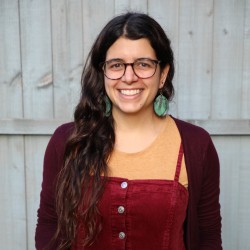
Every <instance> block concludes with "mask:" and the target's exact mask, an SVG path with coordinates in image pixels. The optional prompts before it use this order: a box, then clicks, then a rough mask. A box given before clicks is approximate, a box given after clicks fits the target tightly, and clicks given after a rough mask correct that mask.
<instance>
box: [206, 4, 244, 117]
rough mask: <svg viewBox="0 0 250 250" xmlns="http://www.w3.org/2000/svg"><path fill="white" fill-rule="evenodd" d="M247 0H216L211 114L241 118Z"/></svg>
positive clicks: (213, 115)
mask: <svg viewBox="0 0 250 250" xmlns="http://www.w3.org/2000/svg"><path fill="white" fill-rule="evenodd" d="M244 8H245V0H241V1H234V0H221V1H214V42H213V46H214V51H213V90H212V97H213V98H212V101H211V105H212V117H213V118H215V119H217V118H218V119H239V118H240V116H241V98H242V96H241V91H242V72H243V63H242V62H243V43H244Z"/></svg>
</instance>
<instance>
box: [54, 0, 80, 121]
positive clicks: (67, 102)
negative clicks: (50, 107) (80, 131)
mask: <svg viewBox="0 0 250 250" xmlns="http://www.w3.org/2000/svg"><path fill="white" fill-rule="evenodd" d="M51 15H52V17H51V19H52V54H53V87H54V117H55V118H57V119H62V118H65V117H72V116H73V111H74V108H75V106H76V104H77V102H78V100H79V95H80V80H81V72H82V68H83V40H82V38H83V30H82V2H81V0H73V1H66V0H64V1H57V0H54V1H51Z"/></svg>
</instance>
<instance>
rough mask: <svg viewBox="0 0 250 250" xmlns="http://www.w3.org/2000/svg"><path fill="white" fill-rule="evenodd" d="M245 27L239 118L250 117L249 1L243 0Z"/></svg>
mask: <svg viewBox="0 0 250 250" xmlns="http://www.w3.org/2000/svg"><path fill="white" fill-rule="evenodd" d="M245 1H246V5H245V25H244V58H243V79H242V99H241V101H242V114H241V117H242V118H245V119H249V117H250V0H245Z"/></svg>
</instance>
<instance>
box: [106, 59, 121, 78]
mask: <svg viewBox="0 0 250 250" xmlns="http://www.w3.org/2000/svg"><path fill="white" fill-rule="evenodd" d="M103 68H104V73H105V75H106V76H107V77H108V78H109V79H114V80H115V79H119V78H121V77H122V76H123V74H124V71H125V65H124V63H123V62H120V61H116V60H110V61H107V62H105V64H104V67H103Z"/></svg>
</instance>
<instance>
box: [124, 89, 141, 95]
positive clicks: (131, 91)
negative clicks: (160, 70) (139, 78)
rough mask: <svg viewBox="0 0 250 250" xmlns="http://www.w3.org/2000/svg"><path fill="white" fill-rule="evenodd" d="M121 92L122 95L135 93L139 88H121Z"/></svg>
mask: <svg viewBox="0 0 250 250" xmlns="http://www.w3.org/2000/svg"><path fill="white" fill-rule="evenodd" d="M121 93H122V94H123V95H136V94H139V93H140V90H139V89H122V90H121Z"/></svg>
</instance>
